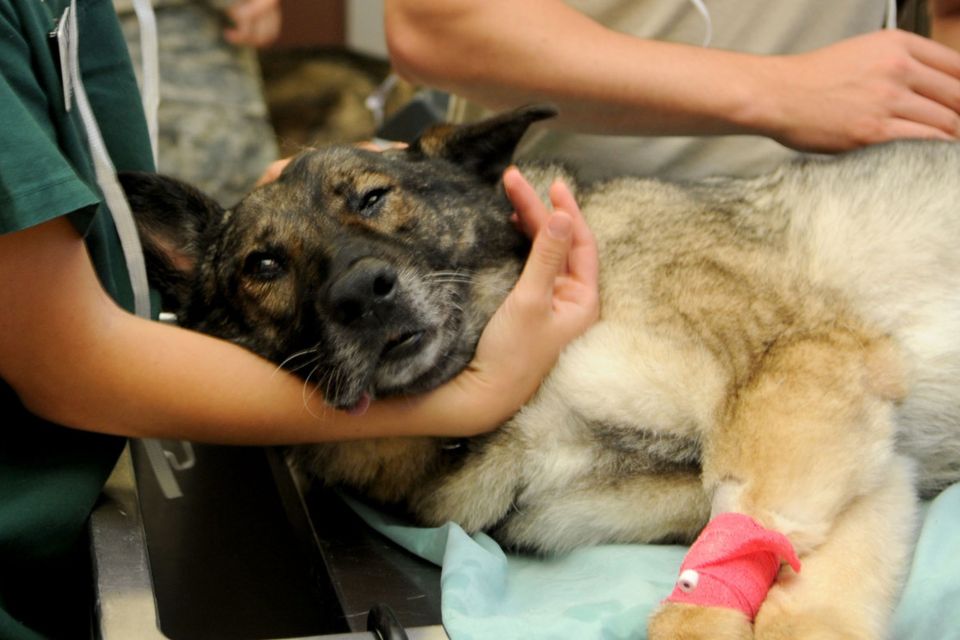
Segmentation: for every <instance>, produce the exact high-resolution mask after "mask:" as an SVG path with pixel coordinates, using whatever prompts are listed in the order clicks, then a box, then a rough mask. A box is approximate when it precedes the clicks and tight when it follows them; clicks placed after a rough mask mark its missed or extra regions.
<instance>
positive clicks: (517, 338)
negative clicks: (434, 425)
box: [459, 167, 600, 428]
mask: <svg viewBox="0 0 960 640" xmlns="http://www.w3.org/2000/svg"><path fill="white" fill-rule="evenodd" d="M503 183H504V188H505V189H506V192H507V195H508V197H509V198H510V200H511V202H512V203H513V205H514V207H515V208H516V210H517V214H518V216H519V221H520V226H521V228H523V229H524V230H525V231H526V232H527V233H528V234H529V235H533V236H534V240H533V247H532V249H531V252H530V256H529V258H528V259H527V263H526V265H525V267H524V269H523V273H522V274H521V276H520V279H519V280H518V281H517V284H516V286H515V287H514V288H513V290H512V291H511V292H510V294H509V295H508V296H507V298H506V300H505V301H504V302H503V304H502V305H500V308H499V309H498V310H497V312H496V313H495V314H494V316H493V317H492V318H491V320H490V322H489V323H488V324H487V327H486V328H485V329H484V331H483V334H482V335H481V337H480V342H479V344H478V345H477V351H476V354H475V356H474V359H473V361H472V362H471V363H470V365H469V366H468V368H467V370H466V371H465V372H464V373H463V374H461V376H460V378H459V379H460V381H461V382H464V381H466V382H468V383H469V384H470V385H473V386H474V389H473V392H474V393H477V394H479V397H484V398H487V399H488V400H489V401H488V402H487V403H486V406H485V410H491V411H495V409H493V408H492V407H491V405H493V404H494V402H495V403H496V404H497V406H502V407H503V409H504V412H503V415H502V416H501V421H502V420H506V419H507V418H508V417H509V416H510V415H512V414H513V413H514V412H515V411H516V410H517V409H519V408H520V406H522V404H523V403H524V402H526V401H527V400H528V399H529V398H530V396H531V395H532V394H533V393H534V391H536V389H537V387H538V386H539V384H540V382H541V380H542V379H543V377H544V376H545V375H546V374H547V372H548V371H549V370H550V368H551V367H552V366H553V365H554V363H555V362H556V360H557V358H558V357H559V355H560V352H561V351H562V350H563V348H564V347H566V346H567V344H568V343H569V342H570V341H571V340H573V339H574V338H576V337H577V336H579V335H580V334H582V333H583V332H584V331H586V330H587V329H588V328H589V327H590V326H591V325H592V324H593V323H594V322H596V320H597V318H598V317H599V310H600V302H599V292H598V279H599V266H598V258H597V245H596V241H595V240H594V237H593V234H592V233H591V231H590V229H589V227H588V226H587V223H586V221H585V220H584V219H583V216H582V215H581V213H580V208H579V207H578V206H577V203H576V200H575V199H574V197H573V195H572V194H571V192H570V190H569V189H568V188H567V186H566V185H565V184H563V183H562V182H556V183H554V184H553V185H552V186H551V188H550V200H551V202H552V203H553V208H554V212H553V213H552V214H551V213H549V212H548V211H547V209H546V207H545V206H544V204H543V202H541V201H540V198H539V197H538V196H537V194H536V192H535V191H534V190H533V187H531V186H530V184H529V183H528V182H527V181H526V180H525V179H524V178H523V176H522V175H521V174H520V172H519V171H518V170H517V169H516V168H514V167H511V168H510V169H508V170H507V171H506V173H505V174H504V176H503ZM496 424H498V423H497V422H491V423H490V424H489V425H488V427H487V428H493V427H494V426H495V425H496Z"/></svg>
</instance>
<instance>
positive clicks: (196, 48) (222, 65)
mask: <svg viewBox="0 0 960 640" xmlns="http://www.w3.org/2000/svg"><path fill="white" fill-rule="evenodd" d="M116 4H117V7H118V14H119V16H120V21H121V24H122V26H123V31H124V36H125V37H126V39H127V43H128V47H129V48H130V53H131V56H132V57H133V61H134V66H135V68H137V73H138V74H139V73H140V69H139V68H138V67H139V65H140V55H139V54H140V40H139V37H140V36H139V30H138V24H137V20H136V16H135V14H134V13H133V12H132V11H129V10H127V9H126V7H124V2H123V0H118V1H117V2H116ZM157 5H158V6H157V7H156V16H157V32H158V40H159V49H160V52H159V58H160V59H159V64H160V107H159V114H158V119H159V123H158V128H159V151H158V157H159V170H160V171H161V172H162V173H166V174H168V175H171V176H174V177H177V178H180V179H182V180H184V181H186V182H189V183H191V184H193V185H195V186H197V187H199V188H200V189H202V190H203V191H205V192H206V193H208V194H210V195H211V196H213V197H214V198H216V199H217V200H218V201H219V202H220V203H221V204H223V205H225V206H230V205H232V204H234V203H235V202H236V201H237V200H238V199H239V198H240V197H241V196H242V195H243V194H244V193H245V192H246V191H248V190H249V189H250V187H251V186H252V185H253V183H254V182H255V181H256V180H257V178H259V177H260V175H261V174H262V173H263V171H264V169H265V168H266V166H267V165H268V164H269V163H270V162H272V161H273V160H275V159H276V158H277V143H276V137H275V134H274V131H273V128H272V127H271V125H270V121H269V119H268V114H267V108H266V105H265V102H264V98H263V86H262V80H261V76H260V67H259V63H258V61H257V57H256V52H255V51H254V50H253V49H249V48H242V47H235V46H233V45H231V44H229V43H228V42H226V41H225V40H224V39H223V37H222V36H221V31H222V30H223V27H224V18H223V17H222V13H221V12H220V11H218V10H217V9H216V8H215V7H214V6H212V5H211V4H210V3H208V2H204V1H203V0H199V1H192V2H170V3H157Z"/></svg>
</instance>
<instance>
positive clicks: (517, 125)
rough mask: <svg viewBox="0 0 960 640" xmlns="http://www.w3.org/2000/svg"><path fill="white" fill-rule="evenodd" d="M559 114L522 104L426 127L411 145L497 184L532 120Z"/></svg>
mask: <svg viewBox="0 0 960 640" xmlns="http://www.w3.org/2000/svg"><path fill="white" fill-rule="evenodd" d="M555 115H557V110H556V109H555V108H554V107H552V106H549V105H534V106H527V107H521V108H519V109H516V110H514V111H508V112H506V113H501V114H499V115H496V116H493V117H492V118H487V119H486V120H481V121H479V122H476V123H473V124H466V125H451V124H441V125H437V126H434V127H431V128H430V129H427V130H426V131H425V132H424V133H423V135H421V136H420V137H419V138H418V139H417V140H415V141H414V142H413V143H412V144H411V145H410V147H409V150H408V151H409V153H410V154H412V155H414V156H422V157H428V158H445V159H447V160H449V161H450V162H453V163H454V164H457V165H459V166H462V167H464V168H466V169H468V170H470V171H472V172H474V173H476V174H477V175H479V176H480V177H481V178H482V179H483V180H485V181H487V182H489V183H491V184H496V183H497V182H498V181H499V180H500V176H501V175H502V174H503V171H504V169H506V168H507V166H508V165H509V164H510V160H511V159H512V157H513V152H514V150H515V149H516V147H517V144H518V143H519V142H520V138H521V137H523V134H524V133H526V131H527V129H528V128H529V127H530V125H531V124H533V123H534V122H537V121H538V120H545V119H546V118H552V117H553V116H555Z"/></svg>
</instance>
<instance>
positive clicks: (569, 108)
mask: <svg viewBox="0 0 960 640" xmlns="http://www.w3.org/2000/svg"><path fill="white" fill-rule="evenodd" d="M386 19H387V38H388V43H389V45H390V53H391V59H392V60H393V62H394V64H395V66H396V67H397V69H398V70H399V71H400V73H401V74H404V75H406V76H408V77H409V78H411V79H412V80H414V81H417V82H421V83H424V84H428V85H432V86H437V87H439V88H442V89H445V90H448V91H452V92H454V93H457V94H459V95H463V96H465V97H467V98H470V99H473V100H476V101H478V102H479V103H481V104H484V105H486V106H489V107H491V108H508V107H514V106H517V105H519V104H523V103H530V102H538V101H540V102H544V101H546V102H552V103H555V104H556V105H557V106H558V107H559V108H560V117H559V118H558V119H557V120H556V121H555V125H556V126H557V127H560V128H567V129H574V130H578V131H584V132H593V133H619V134H669V133H700V134H717V133H734V132H745V131H746V130H747V129H748V128H749V124H748V123H750V121H751V119H752V112H753V110H754V108H755V105H756V99H755V98H756V93H757V91H755V90H754V89H753V88H752V87H751V82H752V81H753V79H752V78H751V76H750V74H749V69H750V67H751V65H752V64H753V61H752V58H753V57H752V56H746V55H743V54H737V53H731V52H725V51H716V50H706V49H702V48H700V47H691V46H684V45H677V44H670V43H663V42H655V41H650V40H643V39H639V38H634V37H631V36H628V35H624V34H620V33H617V32H614V31H611V30H609V29H606V28H605V27H603V26H601V25H600V24H598V23H596V22H594V21H593V20H591V19H589V18H587V17H586V16H584V15H582V14H581V13H579V12H577V11H575V10H573V9H571V8H569V7H567V6H566V5H565V4H564V3H563V2H560V1H559V0H536V1H531V2H509V1H507V0H493V1H490V2H475V1H472V0H462V1H460V2H446V3H433V2H426V1H420V0H390V1H388V2H387V11H386Z"/></svg>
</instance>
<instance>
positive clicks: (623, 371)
mask: <svg viewBox="0 0 960 640" xmlns="http://www.w3.org/2000/svg"><path fill="white" fill-rule="evenodd" d="M713 368H714V367H713V365H712V364H710V363H709V362H708V361H706V360H705V359H704V358H703V357H702V356H701V355H699V354H698V353H696V352H686V351H685V350H684V349H683V348H681V347H678V346H677V345H676V344H674V343H670V342H666V341H664V340H661V339H659V338H657V337H654V336H650V335H646V334H644V333H642V332H641V331H639V330H637V329H636V328H631V327H629V326H625V325H617V324H614V323H607V322H601V323H599V324H598V325H597V326H595V327H594V328H593V329H591V330H590V331H589V332H588V333H587V334H586V335H584V336H583V337H582V338H580V339H579V340H578V341H577V342H575V343H574V344H572V345H571V346H570V347H569V348H568V349H567V350H566V351H565V352H564V354H563V355H562V356H561V359H560V361H559V362H558V364H557V366H556V367H555V369H554V370H553V372H552V373H551V375H550V376H549V377H548V378H547V380H546V381H545V382H544V384H543V386H542V388H541V390H540V392H539V393H538V394H537V396H536V397H535V398H534V400H533V401H531V403H530V404H528V405H527V406H526V407H524V409H523V410H522V411H521V412H520V413H519V414H518V415H517V416H516V417H515V418H514V419H513V420H512V421H511V424H510V425H509V427H508V428H509V430H510V431H511V432H512V433H513V434H514V435H513V436H512V437H514V438H516V439H518V440H519V441H521V442H522V446H524V447H525V449H526V454H525V457H524V468H523V470H522V473H523V476H524V486H525V493H527V494H528V495H529V494H539V493H543V492H548V491H550V490H551V489H554V488H557V487H564V486H567V485H569V484H570V483H575V482H577V480H578V479H580V478H586V477H596V476H598V475H603V474H606V475H609V476H625V475H633V474H649V473H660V472H665V471H671V470H678V469H689V468H691V467H693V466H695V465H696V464H697V462H698V461H699V457H700V435H701V430H702V428H703V425H704V424H705V423H706V422H707V421H709V420H711V416H712V415H713V413H714V408H715V406H716V404H717V402H719V401H720V399H721V397H722V393H723V389H722V385H721V380H720V377H719V375H714V373H713Z"/></svg>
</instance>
